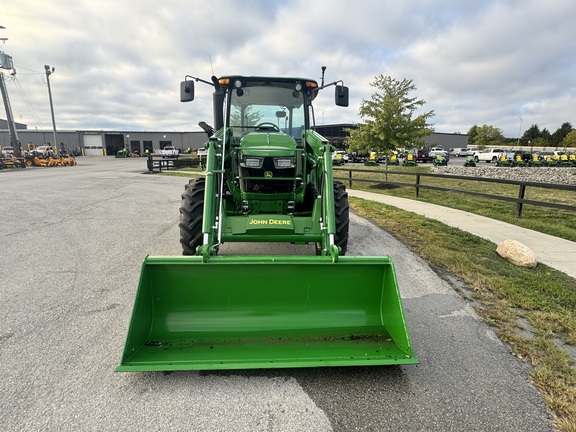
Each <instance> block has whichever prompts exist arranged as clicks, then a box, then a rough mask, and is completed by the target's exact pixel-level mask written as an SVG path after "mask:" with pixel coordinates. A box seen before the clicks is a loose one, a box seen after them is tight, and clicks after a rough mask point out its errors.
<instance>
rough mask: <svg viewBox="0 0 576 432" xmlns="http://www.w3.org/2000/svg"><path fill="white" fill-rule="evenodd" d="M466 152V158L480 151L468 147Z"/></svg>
mask: <svg viewBox="0 0 576 432" xmlns="http://www.w3.org/2000/svg"><path fill="white" fill-rule="evenodd" d="M465 150H466V152H465V153H464V156H466V157H468V156H474V153H476V152H477V151H478V147H467V148H466V149H465Z"/></svg>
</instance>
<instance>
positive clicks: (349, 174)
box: [348, 170, 352, 189]
mask: <svg viewBox="0 0 576 432" xmlns="http://www.w3.org/2000/svg"><path fill="white" fill-rule="evenodd" d="M348 187H349V188H350V189H352V170H348Z"/></svg>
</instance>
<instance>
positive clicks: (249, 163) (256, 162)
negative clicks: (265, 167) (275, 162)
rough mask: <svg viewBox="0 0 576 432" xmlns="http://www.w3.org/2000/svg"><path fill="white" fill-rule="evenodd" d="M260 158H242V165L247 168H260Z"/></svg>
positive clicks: (261, 160)
mask: <svg viewBox="0 0 576 432" xmlns="http://www.w3.org/2000/svg"><path fill="white" fill-rule="evenodd" d="M262 162H264V160H263V159H262V158H254V157H247V158H246V159H244V163H243V165H244V166H245V167H247V168H262Z"/></svg>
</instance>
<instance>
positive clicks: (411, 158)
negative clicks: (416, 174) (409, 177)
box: [402, 153, 418, 166]
mask: <svg viewBox="0 0 576 432" xmlns="http://www.w3.org/2000/svg"><path fill="white" fill-rule="evenodd" d="M402 165H404V166H417V165H418V164H417V163H416V155H415V154H414V153H408V154H407V155H406V157H405V158H404V161H403V162H402Z"/></svg>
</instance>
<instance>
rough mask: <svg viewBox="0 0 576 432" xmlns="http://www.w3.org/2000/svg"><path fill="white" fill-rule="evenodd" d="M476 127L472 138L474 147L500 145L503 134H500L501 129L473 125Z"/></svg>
mask: <svg viewBox="0 0 576 432" xmlns="http://www.w3.org/2000/svg"><path fill="white" fill-rule="evenodd" d="M473 127H476V129H475V135H474V140H473V141H472V144H473V145H475V146H476V147H482V148H484V147H497V146H499V145H502V142H503V140H504V135H502V129H499V128H497V127H495V126H490V125H482V126H473Z"/></svg>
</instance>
